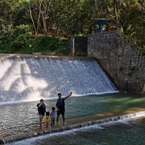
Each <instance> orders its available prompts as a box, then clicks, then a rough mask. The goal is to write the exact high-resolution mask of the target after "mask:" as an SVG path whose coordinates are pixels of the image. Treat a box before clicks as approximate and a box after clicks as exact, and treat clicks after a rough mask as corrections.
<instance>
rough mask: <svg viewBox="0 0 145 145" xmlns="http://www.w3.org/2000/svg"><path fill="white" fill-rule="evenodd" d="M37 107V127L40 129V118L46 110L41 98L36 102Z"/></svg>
mask: <svg viewBox="0 0 145 145" xmlns="http://www.w3.org/2000/svg"><path fill="white" fill-rule="evenodd" d="M37 107H38V115H39V129H40V130H41V129H42V119H43V117H44V115H45V112H46V106H45V104H44V100H43V99H41V100H40V103H38V104H37Z"/></svg>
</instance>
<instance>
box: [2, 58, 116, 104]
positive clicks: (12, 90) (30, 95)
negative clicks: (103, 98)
mask: <svg viewBox="0 0 145 145" xmlns="http://www.w3.org/2000/svg"><path fill="white" fill-rule="evenodd" d="M0 70H1V71H0V102H11V101H26V100H29V101H30V100H38V99H40V98H42V97H43V98H53V97H56V95H57V93H58V92H61V93H62V94H63V95H67V94H68V93H69V92H70V91H72V92H73V95H89V94H104V93H114V92H116V91H117V90H116V89H115V87H114V85H113V84H112V82H111V81H110V80H109V78H108V77H107V76H106V74H105V73H104V71H103V70H102V69H101V67H100V66H99V64H98V63H97V61H96V60H95V59H93V58H50V57H47V58H46V57H45V58H34V57H32V58H19V59H18V58H8V59H3V60H0Z"/></svg>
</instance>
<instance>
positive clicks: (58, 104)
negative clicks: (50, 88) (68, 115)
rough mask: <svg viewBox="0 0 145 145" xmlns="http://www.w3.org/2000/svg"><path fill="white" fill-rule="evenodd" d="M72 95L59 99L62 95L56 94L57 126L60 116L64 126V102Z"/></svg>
mask: <svg viewBox="0 0 145 145" xmlns="http://www.w3.org/2000/svg"><path fill="white" fill-rule="evenodd" d="M71 95H72V92H70V94H69V95H67V96H66V97H64V98H61V96H62V94H61V93H58V99H57V101H56V108H57V118H56V123H57V124H58V120H59V116H60V114H61V115H62V119H63V125H64V124H65V100H66V99H67V98H68V97H70V96H71Z"/></svg>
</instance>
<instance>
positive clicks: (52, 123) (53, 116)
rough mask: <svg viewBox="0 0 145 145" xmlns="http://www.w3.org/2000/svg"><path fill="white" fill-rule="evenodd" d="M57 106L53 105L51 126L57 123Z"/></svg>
mask: <svg viewBox="0 0 145 145" xmlns="http://www.w3.org/2000/svg"><path fill="white" fill-rule="evenodd" d="M55 113H56V111H55V107H52V112H51V126H52V125H55Z"/></svg>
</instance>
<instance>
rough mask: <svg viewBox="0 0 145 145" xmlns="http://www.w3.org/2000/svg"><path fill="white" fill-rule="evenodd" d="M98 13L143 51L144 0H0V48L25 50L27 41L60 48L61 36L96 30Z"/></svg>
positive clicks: (144, 31)
mask: <svg viewBox="0 0 145 145" xmlns="http://www.w3.org/2000/svg"><path fill="white" fill-rule="evenodd" d="M101 17H104V18H108V19H110V22H109V23H108V24H107V25H106V27H105V30H106V31H111V30H118V31H120V32H121V33H122V34H123V35H124V36H125V37H126V38H127V39H129V40H130V41H131V42H132V43H133V44H134V45H136V46H138V47H139V48H140V49H141V50H142V51H144V52H145V39H144V38H145V0H0V52H6V51H9V52H18V51H20V50H22V49H23V52H24V53H25V52H26V53H27V51H24V49H25V50H27V49H30V48H29V45H30V44H31V43H33V45H35V50H36V51H39V49H42V50H43V51H46V50H47V49H48V50H50V51H53V50H56V47H59V46H60V47H61V48H62V46H64V44H63V45H62V46H61V45H57V44H58V41H59V42H62V41H63V40H61V39H62V38H63V39H64V38H65V39H68V40H69V38H70V37H72V36H74V35H87V34H92V33H97V31H98V26H96V25H93V21H94V19H95V18H101ZM39 36H41V37H39ZM42 36H43V37H42ZM45 36H49V37H45ZM51 36H53V40H54V37H56V39H57V38H59V40H57V44H55V43H56V42H55V41H52V40H51V39H50V37H51ZM39 38H40V40H39V41H42V42H44V43H42V45H41V47H40V45H37V46H39V47H37V46H36V44H38V43H36V41H38V39H39ZM51 41H52V44H51V45H48V47H46V45H47V44H49V43H51ZM44 49H46V50H44Z"/></svg>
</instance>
